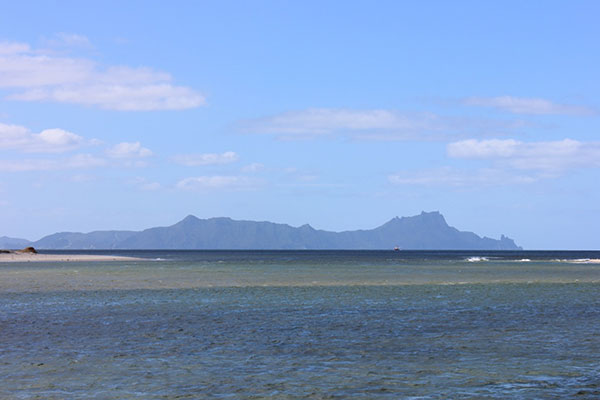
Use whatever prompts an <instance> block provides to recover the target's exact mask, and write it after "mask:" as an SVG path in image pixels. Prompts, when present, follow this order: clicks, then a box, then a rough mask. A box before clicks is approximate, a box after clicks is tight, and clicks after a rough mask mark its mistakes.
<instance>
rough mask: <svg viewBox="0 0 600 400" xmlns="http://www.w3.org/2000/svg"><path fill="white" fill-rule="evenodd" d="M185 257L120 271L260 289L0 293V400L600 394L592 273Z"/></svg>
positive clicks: (446, 263)
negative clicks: (197, 277) (194, 276)
mask: <svg viewBox="0 0 600 400" xmlns="http://www.w3.org/2000/svg"><path fill="white" fill-rule="evenodd" d="M186 257H187V258H186ZM186 257H179V258H178V257H173V258H172V259H171V260H170V261H164V262H162V261H161V262H158V263H157V262H154V263H151V262H148V263H144V262H142V263H139V264H135V265H130V266H129V267H127V268H129V269H130V273H131V272H132V271H131V270H133V274H134V275H135V274H136V273H137V274H140V279H142V278H144V276H142V275H143V274H148V273H150V274H151V275H152V274H153V273H158V272H156V271H154V272H153V270H155V269H156V270H157V271H164V270H165V268H166V269H167V270H168V271H169V272H170V273H171V274H173V275H177V274H183V275H184V276H188V275H186V274H187V273H189V271H190V270H191V271H192V272H195V273H198V271H200V270H203V271H204V272H203V274H204V275H206V274H208V275H211V274H212V275H213V276H220V278H219V282H221V283H226V282H227V279H230V278H231V279H233V278H235V279H236V281H235V282H238V283H239V282H240V281H241V282H244V280H243V279H241V278H240V276H241V277H244V276H245V275H244V274H247V275H248V276H252V270H253V269H254V271H256V274H257V275H259V277H255V278H254V279H256V282H260V284H259V285H258V284H257V285H254V284H247V285H237V286H227V285H226V284H223V285H221V286H219V287H202V286H199V287H194V288H179V287H177V288H172V289H159V288H157V289H122V290H63V291H39V290H37V291H35V292H26V291H21V292H10V291H5V292H4V293H0V335H1V341H0V377H2V378H0V379H2V384H1V385H0V398H15V399H34V398H39V399H63V398H90V399H91V398H93V399H122V398H128V399H129V398H138V399H171V398H173V399H175V398H274V399H275V398H276V399H279V398H281V399H284V398H290V399H293V398H294V399H295V398H307V399H308V398H311V399H312V398H316V399H319V398H323V399H325V398H361V399H371V398H390V399H396V398H425V399H445V398H522V399H531V398H550V399H552V398H556V399H559V398H570V397H575V396H576V397H577V398H590V399H592V398H598V397H600V357H599V356H598V354H600V338H599V337H598V332H600V296H598V293H599V289H600V284H599V283H597V282H596V281H595V280H594V279H595V278H594V279H592V281H590V282H581V281H579V280H580V279H583V280H585V279H586V278H587V277H589V276H592V277H593V276H594V274H595V273H596V272H597V271H596V269H595V268H600V266H594V265H589V266H587V269H581V268H580V266H577V265H575V266H573V265H571V264H568V263H562V264H561V263H557V262H555V261H550V260H538V261H532V262H533V263H537V264H536V265H535V266H533V267H532V266H531V263H529V262H527V263H524V264H527V267H523V268H522V269H518V268H516V269H515V268H514V266H513V265H514V264H515V263H514V262H513V263H512V264H510V265H511V266H508V261H507V262H506V263H505V262H504V261H502V260H496V261H492V262H490V261H487V262H483V261H482V262H475V263H473V262H468V261H465V258H458V259H451V258H450V257H446V258H445V259H433V258H429V259H428V258H427V257H425V258H424V259H421V261H415V260H413V261H412V262H407V261H403V262H402V263H395V262H394V261H393V260H392V261H389V262H387V263H383V262H382V261H381V260H380V259H378V258H371V261H369V257H364V258H361V257H359V258H358V259H356V260H354V261H353V259H352V257H350V258H348V257H347V254H346V255H344V256H343V257H341V258H340V257H339V256H336V257H338V260H337V261H336V259H335V257H334V256H332V255H329V256H322V255H321V256H319V257H320V258H321V259H322V261H321V265H323V266H329V269H323V268H321V269H315V265H319V262H318V259H319V257H317V259H316V260H315V259H311V260H307V259H306V257H307V256H306V255H302V256H299V257H296V258H295V256H294V254H293V252H289V254H287V255H286V256H285V257H286V260H287V261H286V260H283V261H282V259H281V254H280V255H279V256H278V257H276V259H275V260H274V259H272V258H269V257H263V258H262V259H261V258H260V257H259V256H257V257H256V258H252V259H249V260H248V261H244V258H243V257H241V258H240V254H239V253H236V254H235V255H233V256H232V258H230V259H227V256H223V255H222V254H221V255H220V257H221V258H220V259H218V260H212V259H209V260H207V259H206V258H210V257H204V256H198V255H196V256H194V257H190V255H189V254H188V255H187V256H186ZM211 257H212V255H211ZM223 257H224V258H223ZM303 257H304V258H303ZM511 262H512V261H511ZM260 265H262V267H261V266H260ZM274 266H277V268H275V267H274ZM494 267H495V268H494ZM571 267H574V271H576V272H575V273H576V274H578V278H576V279H570V280H569V279H566V278H568V277H569V271H570V270H569V268H571ZM0 268H17V267H15V266H2V267H0ZM23 268H24V269H27V268H30V269H31V268H33V267H31V266H24V267H23ZM35 268H37V269H39V268H45V269H48V270H50V271H61V270H64V269H69V268H73V266H72V265H64V264H60V265H47V266H42V267H35ZM78 268H83V269H85V268H89V269H91V270H95V269H101V270H109V271H117V272H118V271H119V269H120V267H119V264H111V265H102V264H93V265H85V266H84V265H81V266H79V267H78ZM123 268H124V267H123ZM486 268H489V269H488V270H487V271H488V272H489V277H491V278H489V279H486ZM365 269H367V270H368V273H366V274H365V275H364V277H363V278H361V276H363V275H362V274H364V273H365ZM394 269H396V271H394ZM465 269H466V271H467V273H465V272H464V270H465ZM178 271H179V272H178ZM181 271H187V272H181ZM244 271H245V272H244ZM311 271H312V272H311ZM344 271H346V272H344ZM459 271H460V272H459ZM501 271H504V272H501ZM511 271H512V272H511ZM523 271H525V272H526V279H525V280H526V281H523V279H522V278H521V277H522V274H523V273H524V272H523ZM577 271H578V272H577ZM105 272H106V271H105ZM511 273H512V274H513V275H514V276H516V277H517V278H518V279H515V281H514V282H511ZM162 274H163V272H160V274H159V275H160V276H161V277H162V276H163V275H162ZM436 274H437V275H436ZM472 274H475V275H477V274H478V275H481V276H480V278H478V279H479V280H481V282H478V283H466V284H456V282H458V281H462V280H463V278H465V277H466V278H468V277H469V275H472ZM498 274H501V275H502V276H503V278H502V279H497V276H498ZM384 276H385V277H387V280H388V281H390V280H392V281H393V279H392V277H394V276H396V277H397V276H400V277H402V279H400V278H398V279H397V280H396V281H393V282H392V283H389V282H388V284H385V285H377V284H374V283H375V282H377V281H378V280H381V279H383V278H382V277H384ZM557 276H558V277H560V280H561V282H562V283H561V282H555V280H556V279H555V278H556V277H557ZM466 278H465V279H466ZM550 278H552V279H550ZM326 279H329V280H327V282H330V283H328V284H326V285H319V284H314V283H313V282H315V281H317V282H319V281H325V280H326ZM361 279H364V280H365V281H368V282H371V283H370V284H368V285H367V284H365V285H362V284H361V282H360V281H361ZM336 280H337V281H339V282H340V284H339V285H335V284H333V283H331V282H334V281H336ZM402 280H409V281H410V284H402V283H401V282H402ZM466 280H467V281H468V279H466ZM174 281H176V280H174ZM423 281H428V282H430V283H420V282H423ZM438 281H439V282H443V283H431V282H438ZM563 281H564V282H563ZM250 282H251V283H252V282H255V281H252V280H250ZM269 282H275V283H277V284H273V285H271V284H269ZM282 282H283V283H282ZM394 282H395V283H394Z"/></svg>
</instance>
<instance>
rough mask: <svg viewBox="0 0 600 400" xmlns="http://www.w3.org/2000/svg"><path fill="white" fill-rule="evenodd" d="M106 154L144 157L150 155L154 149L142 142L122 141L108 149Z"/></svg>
mask: <svg viewBox="0 0 600 400" xmlns="http://www.w3.org/2000/svg"><path fill="white" fill-rule="evenodd" d="M106 155H107V156H109V157H111V158H144V157H150V156H151V155H152V151H151V150H150V149H147V148H145V147H142V144H141V143H140V142H132V143H128V142H122V143H119V144H117V145H115V146H113V147H111V148H109V149H108V150H106Z"/></svg>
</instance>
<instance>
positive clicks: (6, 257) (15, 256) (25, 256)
mask: <svg viewBox="0 0 600 400" xmlns="http://www.w3.org/2000/svg"><path fill="white" fill-rule="evenodd" d="M142 260H145V261H147V260H148V259H146V258H135V257H124V256H105V255H97V254H39V253H37V254H36V253H19V252H12V253H0V262H41V261H46V262H65V261H142Z"/></svg>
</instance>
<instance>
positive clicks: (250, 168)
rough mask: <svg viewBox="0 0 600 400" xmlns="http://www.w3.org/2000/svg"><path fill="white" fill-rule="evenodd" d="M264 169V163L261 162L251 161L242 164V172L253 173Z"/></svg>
mask: <svg viewBox="0 0 600 400" xmlns="http://www.w3.org/2000/svg"><path fill="white" fill-rule="evenodd" d="M264 169H265V165H264V164H261V163H252V164H248V165H244V166H243V167H242V172H248V173H254V172H259V171H262V170H264Z"/></svg>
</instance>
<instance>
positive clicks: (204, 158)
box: [173, 151, 239, 167]
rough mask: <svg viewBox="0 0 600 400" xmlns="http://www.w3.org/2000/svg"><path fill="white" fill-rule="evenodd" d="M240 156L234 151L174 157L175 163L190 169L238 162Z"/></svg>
mask: <svg viewBox="0 0 600 400" xmlns="http://www.w3.org/2000/svg"><path fill="white" fill-rule="evenodd" d="M238 159H239V156H238V155H237V154H236V153H235V152H233V151H226V152H224V153H221V154H218V153H203V154H180V155H177V156H175V157H173V161H175V162H176V163H178V164H182V165H186V166H188V167H197V166H201V165H219V164H230V163H233V162H236V161H237V160H238Z"/></svg>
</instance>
